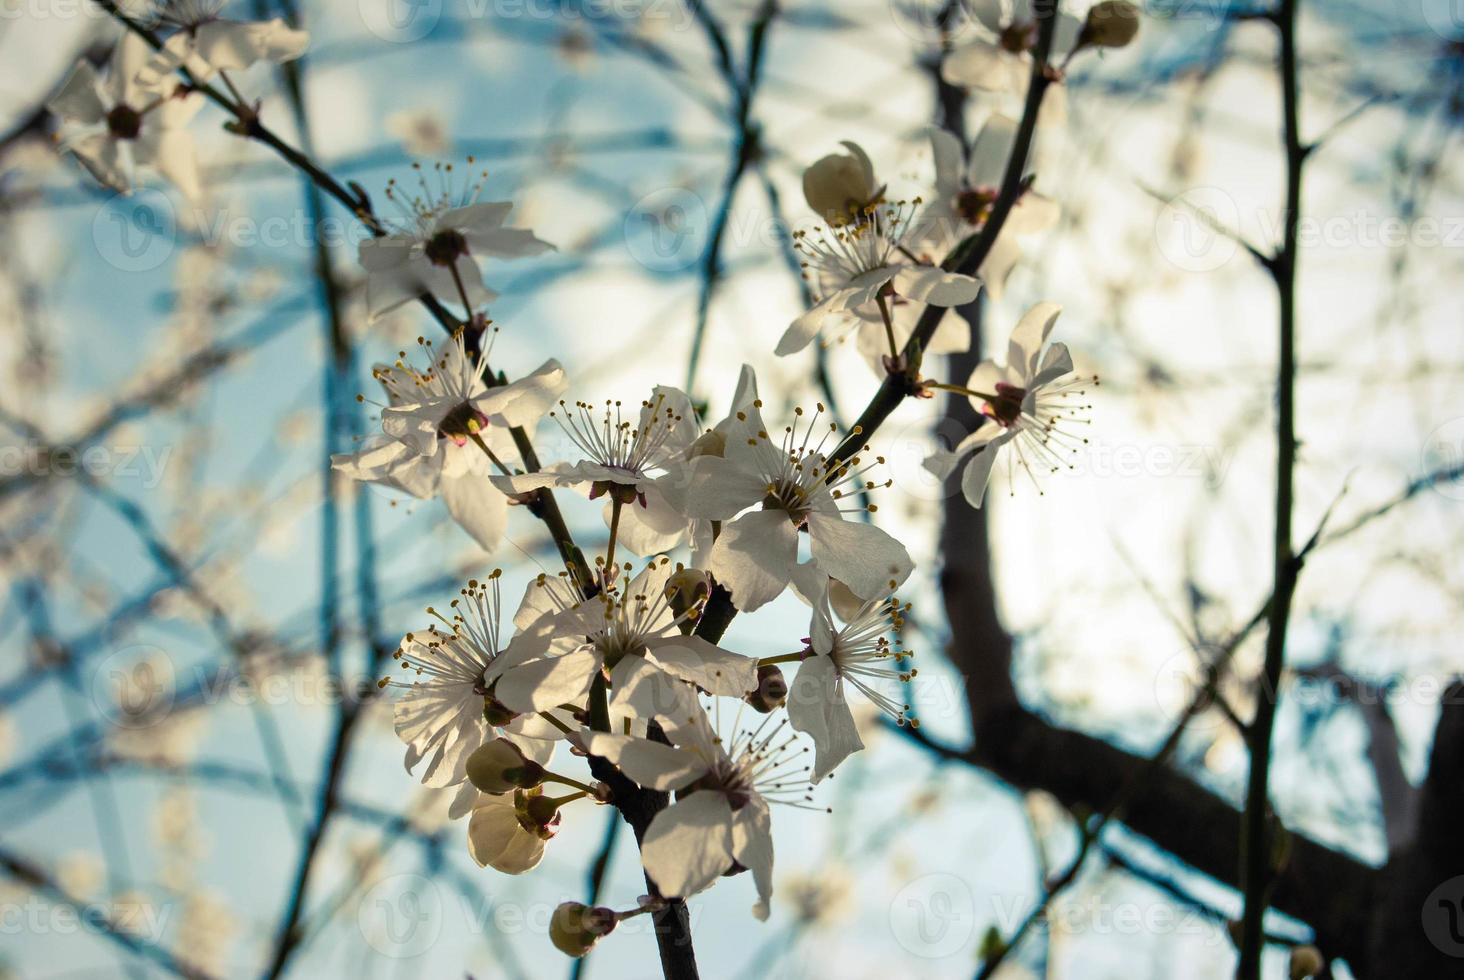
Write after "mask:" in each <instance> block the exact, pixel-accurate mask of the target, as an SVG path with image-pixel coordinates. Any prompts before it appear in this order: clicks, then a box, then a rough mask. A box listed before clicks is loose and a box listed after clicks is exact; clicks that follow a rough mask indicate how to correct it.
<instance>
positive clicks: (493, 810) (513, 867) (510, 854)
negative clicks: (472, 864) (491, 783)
mask: <svg viewBox="0 0 1464 980" xmlns="http://www.w3.org/2000/svg"><path fill="white" fill-rule="evenodd" d="M468 853H469V854H471V855H472V857H473V860H474V861H476V862H477V864H478V867H480V868H488V867H492V868H494V869H496V870H498V871H502V872H503V873H504V874H511V875H519V874H523V873H524V872H525V871H529V870H531V869H533V868H534V867H535V866H536V865H538V863H539V861H540V860H542V859H543V857H544V841H543V840H541V839H540V838H539V836H538V835H537V834H531V833H529V832H528V831H527V830H525V829H524V828H523V825H522V824H520V823H519V820H518V814H517V813H516V812H515V810H514V794H512V793H508V794H505V795H503V796H490V795H488V794H487V793H482V794H479V797H478V802H477V804H476V805H475V806H474V807H473V815H472V816H471V817H469V818H468Z"/></svg>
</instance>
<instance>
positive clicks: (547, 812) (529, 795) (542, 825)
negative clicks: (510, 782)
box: [513, 787, 563, 840]
mask: <svg viewBox="0 0 1464 980" xmlns="http://www.w3.org/2000/svg"><path fill="white" fill-rule="evenodd" d="M513 810H514V815H515V816H517V817H518V822H519V826H520V827H522V828H524V829H525V830H527V831H528V832H529V833H531V834H533V835H534V836H535V837H538V838H539V839H540V840H553V839H554V835H555V834H557V833H559V824H560V823H561V821H562V819H563V815H562V814H561V813H560V812H559V804H558V803H557V802H556V801H554V800H552V799H550V798H549V797H547V796H545V795H544V791H543V789H541V788H538V787H536V788H534V789H519V790H514V793H513Z"/></svg>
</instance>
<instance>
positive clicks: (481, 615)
mask: <svg viewBox="0 0 1464 980" xmlns="http://www.w3.org/2000/svg"><path fill="white" fill-rule="evenodd" d="M499 578H500V573H499V572H498V571H497V570H494V572H493V574H492V575H490V576H489V577H488V580H487V581H486V582H478V581H476V580H475V581H471V582H469V583H468V585H467V587H466V588H464V589H463V590H462V592H461V596H460V598H458V599H454V600H453V601H452V615H451V618H448V617H445V616H442V615H441V614H439V613H438V612H437V611H436V610H435V609H430V608H429V609H428V610H427V611H428V613H429V614H431V615H433V616H435V617H436V618H437V620H438V623H436V624H433V625H432V626H429V627H428V628H427V629H425V630H421V631H417V632H412V633H408V634H407V635H406V636H405V637H404V638H403V639H402V642H401V646H400V647H398V648H397V650H396V652H395V654H393V656H394V657H395V658H396V660H397V662H398V663H399V664H400V665H401V668H402V669H403V670H404V671H406V672H407V674H408V676H410V677H411V678H412V679H411V680H408V681H393V680H391V679H389V678H388V679H383V680H382V682H381V686H382V687H388V686H390V687H397V688H403V689H405V691H406V693H405V695H404V696H403V697H402V698H401V699H399V700H398V701H397V702H396V704H395V706H394V708H393V715H394V719H395V722H396V733H397V737H398V738H400V739H401V740H402V741H403V742H405V743H406V745H407V754H406V767H407V772H411V771H412V770H413V769H415V768H416V767H417V765H418V764H419V763H421V762H423V761H424V760H425V761H426V763H427V765H426V768H425V769H423V771H422V783H423V785H425V786H430V787H434V788H451V787H454V786H456V787H457V793H456V795H455V796H454V798H453V801H452V804H451V808H450V810H449V816H450V817H452V818H453V819H456V818H457V817H460V816H462V815H463V814H464V813H466V812H467V811H468V809H469V808H470V807H471V806H473V803H474V800H475V799H476V797H477V791H476V790H475V789H474V788H473V786H472V784H471V783H470V782H468V773H467V760H468V757H469V756H470V755H472V754H473V752H474V750H476V749H477V748H478V747H479V746H481V745H483V744H484V743H485V742H487V741H488V740H489V738H490V737H495V736H496V737H499V738H504V739H507V740H509V741H511V742H513V744H514V745H516V746H518V748H519V749H520V750H521V751H522V752H523V753H524V756H525V757H526V758H528V759H531V760H533V761H534V762H537V763H539V764H540V765H544V764H546V763H548V762H549V760H550V758H551V757H552V756H553V754H554V742H553V739H557V738H560V737H562V734H563V733H562V732H561V731H560V730H559V729H557V728H555V727H554V725H553V723H551V722H549V721H547V720H545V719H542V718H539V717H537V716H535V715H518V716H517V717H515V716H514V715H513V714H512V713H511V712H509V711H507V710H505V709H504V708H503V706H502V705H500V704H497V703H496V702H495V701H494V700H493V698H492V697H491V696H490V694H489V691H488V688H487V686H486V683H485V681H484V672H485V671H487V670H488V669H489V668H490V667H492V666H493V665H494V664H495V662H496V661H498V659H499V657H500V652H499V645H498V620H499ZM490 719H491V720H490Z"/></svg>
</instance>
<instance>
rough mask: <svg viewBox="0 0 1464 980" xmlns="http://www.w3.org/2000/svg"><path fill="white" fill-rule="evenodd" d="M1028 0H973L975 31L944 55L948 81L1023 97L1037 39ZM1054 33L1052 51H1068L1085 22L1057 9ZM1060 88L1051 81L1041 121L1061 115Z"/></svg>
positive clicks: (944, 74) (943, 69) (943, 73)
mask: <svg viewBox="0 0 1464 980" xmlns="http://www.w3.org/2000/svg"><path fill="white" fill-rule="evenodd" d="M1033 7H1034V5H1033V2H1032V0H971V2H970V3H969V4H968V5H967V9H968V10H969V12H970V13H971V15H972V17H973V19H974V21H975V24H974V25H973V27H974V28H975V33H976V34H977V35H978V36H977V37H975V38H973V39H972V40H971V41H969V42H967V43H966V44H963V45H961V46H959V47H957V48H955V49H954V50H952V51H951V53H950V54H948V55H946V57H945V60H944V61H943V62H942V63H941V66H940V74H941V77H942V78H943V79H944V80H945V81H946V83H947V84H950V85H956V86H960V87H963V88H974V89H980V90H982V91H985V92H992V93H996V94H1000V95H1004V96H1011V97H1015V98H1023V97H1025V96H1026V94H1027V84H1028V83H1029V82H1030V81H1031V79H1032V49H1033V48H1034V47H1035V46H1036V44H1037V29H1038V25H1037V14H1036V11H1035V10H1034V9H1033ZM1057 18H1058V20H1057V25H1056V27H1055V28H1054V34H1053V38H1052V52H1053V55H1054V56H1061V55H1063V54H1066V53H1067V52H1069V51H1071V50H1072V49H1073V47H1074V46H1075V45H1076V44H1077V41H1078V35H1079V34H1080V33H1081V31H1082V28H1083V24H1082V21H1079V20H1077V19H1076V18H1074V17H1071V16H1069V15H1068V14H1065V13H1063V12H1062V11H1061V10H1059V11H1058V12H1057ZM1062 102H1063V98H1062V89H1061V88H1060V87H1054V88H1053V89H1050V90H1049V91H1048V93H1047V97H1046V99H1045V101H1044V106H1043V112H1042V119H1043V121H1044V122H1046V121H1052V122H1056V121H1059V120H1060V119H1061V118H1063V116H1064V115H1065V109H1064V107H1063V105H1062Z"/></svg>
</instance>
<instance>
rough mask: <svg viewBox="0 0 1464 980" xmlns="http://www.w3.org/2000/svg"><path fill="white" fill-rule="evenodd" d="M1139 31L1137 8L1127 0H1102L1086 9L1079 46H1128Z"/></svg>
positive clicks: (1079, 36)
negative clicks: (1085, 18)
mask: <svg viewBox="0 0 1464 980" xmlns="http://www.w3.org/2000/svg"><path fill="white" fill-rule="evenodd" d="M1138 33H1139V8H1138V7H1136V6H1134V5H1133V4H1132V3H1129V2H1127V0H1103V2H1102V3H1096V4H1094V5H1093V6H1092V7H1091V8H1089V10H1088V19H1087V20H1086V21H1084V22H1083V30H1082V33H1080V34H1079V35H1078V47H1079V48H1124V47H1128V44H1129V42H1130V41H1132V40H1133V39H1134V38H1135V37H1136V36H1138Z"/></svg>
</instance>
